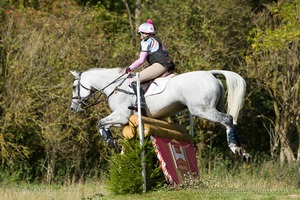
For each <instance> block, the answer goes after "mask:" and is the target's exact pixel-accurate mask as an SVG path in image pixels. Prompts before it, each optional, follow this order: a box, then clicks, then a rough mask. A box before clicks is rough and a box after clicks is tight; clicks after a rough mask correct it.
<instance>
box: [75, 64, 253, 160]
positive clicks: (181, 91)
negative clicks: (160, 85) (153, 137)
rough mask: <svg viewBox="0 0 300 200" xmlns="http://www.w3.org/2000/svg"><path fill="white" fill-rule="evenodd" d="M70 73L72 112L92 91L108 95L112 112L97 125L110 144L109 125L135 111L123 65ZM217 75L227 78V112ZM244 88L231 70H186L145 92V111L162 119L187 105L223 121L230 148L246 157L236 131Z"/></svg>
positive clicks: (196, 113)
mask: <svg viewBox="0 0 300 200" xmlns="http://www.w3.org/2000/svg"><path fill="white" fill-rule="evenodd" d="M71 73H72V74H73V75H74V77H75V80H74V83H73V98H72V104H71V110H72V111H73V112H78V111H82V110H83V108H84V106H86V105H87V101H88V99H89V98H90V97H91V96H92V94H93V91H99V92H100V93H101V94H105V95H106V96H107V98H108V103H109V107H110V109H111V110H112V113H111V114H110V115H108V116H107V117H105V118H103V119H100V120H99V123H98V127H99V131H100V134H101V136H102V138H103V139H104V140H105V141H106V142H108V143H109V144H110V145H113V143H112V141H113V137H112V135H111V133H110V131H109V128H110V127H111V126H124V125H126V124H128V119H129V117H130V116H131V115H132V114H133V112H134V111H132V110H129V109H128V106H130V105H133V104H135V101H136V97H135V95H134V93H132V92H130V90H129V89H130V88H129V87H128V86H129V85H130V79H129V78H128V76H127V74H124V69H122V68H112V69H106V68H94V69H90V70H87V71H85V72H82V73H79V72H74V71H71ZM216 75H223V76H225V78H226V84H227V92H228V97H227V113H226V112H224V111H225V95H224V94H225V91H224V88H223V85H222V83H221V81H220V80H219V79H217V78H216ZM245 90H246V83H245V81H244V79H243V78H242V77H241V76H240V75H238V74H236V73H234V72H231V71H224V70H211V71H194V72H188V73H184V74H180V75H176V76H174V77H172V78H170V79H169V80H168V82H167V84H166V87H165V89H164V90H163V91H161V92H160V93H158V94H153V95H148V96H147V93H146V94H145V100H146V110H145V111H146V115H147V116H148V117H152V118H158V119H163V118H166V117H169V116H172V115H174V114H176V113H178V112H179V111H181V110H183V109H185V108H188V110H189V112H190V113H191V114H192V115H194V116H198V117H200V118H205V119H207V120H210V121H213V122H217V123H219V124H222V125H223V126H224V127H225V128H226V133H227V142H228V146H229V148H230V149H231V150H232V151H233V153H235V154H238V155H240V156H243V159H244V160H245V161H248V159H250V156H249V154H247V153H245V151H244V150H243V149H242V148H241V144H240V142H239V137H238V134H237V119H238V114H239V111H240V109H241V108H242V105H243V100H244V95H245Z"/></svg>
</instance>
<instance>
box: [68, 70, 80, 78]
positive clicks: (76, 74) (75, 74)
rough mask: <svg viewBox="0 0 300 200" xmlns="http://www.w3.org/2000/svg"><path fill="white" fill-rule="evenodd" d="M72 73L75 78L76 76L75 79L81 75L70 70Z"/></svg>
mask: <svg viewBox="0 0 300 200" xmlns="http://www.w3.org/2000/svg"><path fill="white" fill-rule="evenodd" d="M70 72H71V74H73V76H74V77H75V78H77V77H78V75H79V73H78V72H76V71H72V70H70Z"/></svg>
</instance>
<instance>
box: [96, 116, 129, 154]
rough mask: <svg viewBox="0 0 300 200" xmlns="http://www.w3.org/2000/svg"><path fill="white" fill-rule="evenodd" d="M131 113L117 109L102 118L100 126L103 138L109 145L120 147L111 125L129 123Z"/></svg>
mask: <svg viewBox="0 0 300 200" xmlns="http://www.w3.org/2000/svg"><path fill="white" fill-rule="evenodd" d="M128 118H129V115H128V114H127V115H126V113H125V114H124V113H122V112H120V111H115V112H113V113H111V114H110V115H109V116H107V117H105V118H103V119H100V120H99V122H98V128H99V132H100V135H101V138H102V139H103V141H104V142H106V143H107V144H108V145H109V147H112V148H116V149H119V144H118V141H117V139H116V138H114V137H113V135H112V133H111V131H110V127H111V126H123V125H125V124H127V123H128Z"/></svg>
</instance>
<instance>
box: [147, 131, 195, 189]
mask: <svg viewBox="0 0 300 200" xmlns="http://www.w3.org/2000/svg"><path fill="white" fill-rule="evenodd" d="M151 139H152V144H153V146H154V148H155V152H156V155H157V158H158V160H159V161H160V165H161V168H162V170H163V173H164V175H165V177H166V179H167V181H168V182H169V183H170V184H173V185H176V184H179V183H181V182H182V181H183V180H184V178H185V175H188V176H189V175H191V176H194V175H198V165H197V159H196V153H195V149H194V147H193V143H189V142H184V141H177V140H175V139H171V138H163V137H159V136H151Z"/></svg>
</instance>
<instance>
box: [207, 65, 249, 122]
mask: <svg viewBox="0 0 300 200" xmlns="http://www.w3.org/2000/svg"><path fill="white" fill-rule="evenodd" d="M211 72H212V74H214V75H217V74H222V75H223V76H225V78H226V84H227V91H228V97H227V113H228V114H230V115H231V116H232V117H233V123H234V124H237V119H238V115H239V112H240V109H241V108H242V106H243V103H244V96H245V92H246V82H245V80H244V79H243V78H242V77H241V76H240V75H238V74H237V73H235V72H231V71H225V70H212V71H211Z"/></svg>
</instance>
